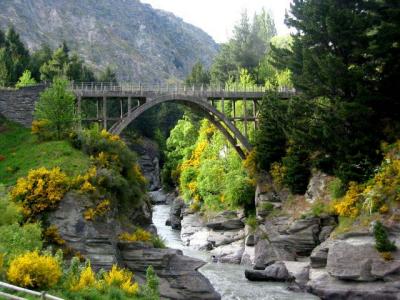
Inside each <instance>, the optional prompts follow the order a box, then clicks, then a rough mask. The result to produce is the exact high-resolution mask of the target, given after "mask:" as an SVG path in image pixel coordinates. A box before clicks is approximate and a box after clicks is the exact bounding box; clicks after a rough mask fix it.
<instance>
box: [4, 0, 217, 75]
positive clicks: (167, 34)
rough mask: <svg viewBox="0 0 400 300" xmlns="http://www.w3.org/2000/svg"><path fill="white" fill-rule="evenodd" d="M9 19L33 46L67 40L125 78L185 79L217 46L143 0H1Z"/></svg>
mask: <svg viewBox="0 0 400 300" xmlns="http://www.w3.org/2000/svg"><path fill="white" fill-rule="evenodd" d="M10 24H13V25H14V26H15V27H16V29H17V30H18V32H19V33H20V34H21V36H22V39H23V40H24V42H25V43H26V44H27V45H28V47H29V48H30V49H32V50H35V49H37V48H38V47H40V45H41V44H42V43H47V44H49V45H50V46H51V47H53V48H55V47H57V46H58V45H59V44H60V43H61V42H62V41H63V40H65V41H67V43H68V45H70V48H71V49H72V50H74V51H77V52H78V53H79V54H80V55H81V56H82V57H83V58H84V59H85V60H86V61H87V62H88V63H89V64H90V65H91V66H92V67H93V68H94V69H97V70H99V69H101V68H104V67H105V66H107V65H111V66H113V67H114V68H115V70H116V72H117V74H118V76H119V78H120V79H126V80H127V79H131V80H135V81H142V82H158V81H164V80H167V79H174V78H180V79H182V78H183V77H185V75H187V74H188V72H189V71H190V70H191V67H192V66H193V64H194V63H196V61H198V60H199V61H201V62H202V63H204V64H205V65H207V66H208V65H210V64H211V61H212V59H213V57H214V55H215V54H216V53H217V51H218V46H217V44H216V43H215V42H214V40H213V39H212V38H211V37H210V36H209V35H207V34H206V33H205V32H204V31H202V30H200V29H198V28H196V27H194V26H192V25H190V24H187V23H185V22H183V21H182V20H181V19H180V18H178V17H176V16H174V15H173V14H171V13H168V12H165V11H161V10H155V9H153V8H152V7H151V6H150V5H147V4H143V3H141V2H140V1H139V0H129V1H127V0H115V1H107V0H87V1H78V0H68V1H66V0H2V1H0V28H2V29H5V28H6V27H7V26H8V25H10Z"/></svg>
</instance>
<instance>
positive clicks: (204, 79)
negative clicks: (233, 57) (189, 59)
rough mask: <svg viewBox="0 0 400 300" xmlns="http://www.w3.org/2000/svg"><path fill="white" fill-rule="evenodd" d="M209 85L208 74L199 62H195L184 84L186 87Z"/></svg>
mask: <svg viewBox="0 0 400 300" xmlns="http://www.w3.org/2000/svg"><path fill="white" fill-rule="evenodd" d="M209 83H210V73H209V72H208V71H207V70H205V69H204V67H203V65H202V64H201V62H197V63H195V64H194V66H193V68H192V72H191V73H190V74H189V76H188V77H187V78H186V80H185V84H187V85H190V86H191V85H195V86H199V85H202V84H204V85H207V84H209Z"/></svg>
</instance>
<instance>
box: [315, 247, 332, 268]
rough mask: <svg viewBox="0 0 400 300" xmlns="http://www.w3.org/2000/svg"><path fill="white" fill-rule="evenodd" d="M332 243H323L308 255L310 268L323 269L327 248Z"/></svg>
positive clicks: (326, 257)
mask: <svg viewBox="0 0 400 300" xmlns="http://www.w3.org/2000/svg"><path fill="white" fill-rule="evenodd" d="M333 243H334V241H330V240H328V241H325V242H323V243H322V244H320V245H318V246H317V247H315V249H314V250H313V251H312V252H311V255H310V266H311V267H312V268H325V267H326V262H327V259H328V251H329V247H330V246H331V245H332V244H333Z"/></svg>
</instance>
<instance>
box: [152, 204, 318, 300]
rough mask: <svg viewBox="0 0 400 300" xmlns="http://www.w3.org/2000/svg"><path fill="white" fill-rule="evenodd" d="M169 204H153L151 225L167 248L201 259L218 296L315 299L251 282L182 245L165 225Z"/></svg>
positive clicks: (237, 299)
mask: <svg viewBox="0 0 400 300" xmlns="http://www.w3.org/2000/svg"><path fill="white" fill-rule="evenodd" d="M169 208H170V207H169V205H156V206H154V209H153V222H154V225H155V226H156V227H157V230H158V234H159V235H160V236H162V237H163V238H164V239H165V241H166V245H167V247H169V248H174V249H181V250H182V251H183V253H184V254H185V255H187V256H191V257H195V258H198V259H202V260H204V261H206V262H207V264H206V265H205V266H203V267H202V268H201V269H200V272H201V273H202V274H203V275H204V276H206V277H207V278H208V279H209V280H210V282H211V284H212V285H213V286H214V288H215V289H216V290H217V291H218V292H219V293H220V294H221V296H222V299H223V300H261V299H263V300H278V299H279V300H286V299H287V300H289V299H290V300H305V299H312V300H314V299H318V297H315V296H312V295H309V294H302V293H294V292H291V291H288V290H287V289H286V287H287V285H286V284H284V283H270V282H254V281H248V280H247V279H246V278H245V277H244V270H245V268H244V267H243V266H239V265H233V264H220V263H212V262H211V259H210V255H209V253H207V252H206V251H199V250H194V249H191V248H189V247H186V246H183V245H182V243H181V238H180V232H179V231H177V230H172V229H171V227H168V226H165V221H166V220H167V219H168V217H169Z"/></svg>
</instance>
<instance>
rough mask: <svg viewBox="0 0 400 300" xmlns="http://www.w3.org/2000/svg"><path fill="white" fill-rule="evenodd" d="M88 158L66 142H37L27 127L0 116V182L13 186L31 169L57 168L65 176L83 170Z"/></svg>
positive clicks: (88, 162) (88, 161)
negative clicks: (64, 173)
mask: <svg viewBox="0 0 400 300" xmlns="http://www.w3.org/2000/svg"><path fill="white" fill-rule="evenodd" d="M89 164H90V160H89V157H88V156H87V155H85V154H84V153H83V152H81V151H79V150H77V149H74V148H73V147H72V146H71V145H70V144H69V143H68V142H67V141H48V142H42V143H38V142H37V138H36V137H35V136H33V135H32V134H31V131H30V130H29V129H26V128H24V127H22V126H20V125H17V124H15V123H12V122H9V121H7V120H5V119H4V118H2V117H0V183H2V184H5V185H13V184H15V182H16V181H17V179H18V178H19V177H22V176H26V175H27V174H28V172H29V170H31V169H35V168H39V167H45V168H48V169H51V168H53V167H56V166H58V167H60V168H61V169H62V170H63V171H64V172H66V173H67V174H68V175H71V176H72V175H74V176H75V175H78V174H79V173H82V172H84V171H85V170H86V169H87V168H88V167H89Z"/></svg>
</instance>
